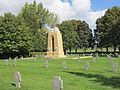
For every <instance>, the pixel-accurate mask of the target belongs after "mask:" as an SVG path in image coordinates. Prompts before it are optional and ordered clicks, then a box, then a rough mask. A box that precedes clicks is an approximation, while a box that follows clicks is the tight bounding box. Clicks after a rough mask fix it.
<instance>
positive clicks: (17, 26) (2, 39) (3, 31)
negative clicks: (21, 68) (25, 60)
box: [0, 13, 31, 55]
mask: <svg viewBox="0 0 120 90" xmlns="http://www.w3.org/2000/svg"><path fill="white" fill-rule="evenodd" d="M30 41H31V38H30V33H29V32H28V28H27V27H26V26H25V24H24V23H23V22H22V18H20V17H15V16H14V15H13V14H11V13H5V14H4V16H1V20H0V50H1V53H6V54H10V55H11V54H15V53H20V52H22V53H28V51H29V49H30V48H31V47H30Z"/></svg>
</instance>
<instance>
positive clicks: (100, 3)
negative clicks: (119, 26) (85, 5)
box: [91, 0, 120, 11]
mask: <svg viewBox="0 0 120 90" xmlns="http://www.w3.org/2000/svg"><path fill="white" fill-rule="evenodd" d="M91 4H92V5H91V8H92V9H93V10H94V11H98V10H103V9H108V8H111V7H113V6H119V7H120V0H91Z"/></svg>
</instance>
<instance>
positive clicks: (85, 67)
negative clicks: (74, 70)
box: [83, 62, 89, 70]
mask: <svg viewBox="0 0 120 90" xmlns="http://www.w3.org/2000/svg"><path fill="white" fill-rule="evenodd" d="M88 68H89V62H85V63H84V66H83V69H84V70H88Z"/></svg>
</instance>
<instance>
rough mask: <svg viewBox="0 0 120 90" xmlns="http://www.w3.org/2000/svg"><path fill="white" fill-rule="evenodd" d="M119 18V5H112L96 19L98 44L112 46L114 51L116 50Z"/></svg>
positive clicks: (118, 36)
mask: <svg viewBox="0 0 120 90" xmlns="http://www.w3.org/2000/svg"><path fill="white" fill-rule="evenodd" d="M119 18H120V7H112V8H110V9H108V10H107V11H106V12H105V15H104V16H102V17H101V18H99V19H97V21H96V24H97V30H98V35H99V37H100V46H102V47H103V46H114V51H115V50H116V47H117V46H118V45H119V39H120V32H119V31H120V29H119V24H118V23H119V22H120V21H119V20H120V19H119Z"/></svg>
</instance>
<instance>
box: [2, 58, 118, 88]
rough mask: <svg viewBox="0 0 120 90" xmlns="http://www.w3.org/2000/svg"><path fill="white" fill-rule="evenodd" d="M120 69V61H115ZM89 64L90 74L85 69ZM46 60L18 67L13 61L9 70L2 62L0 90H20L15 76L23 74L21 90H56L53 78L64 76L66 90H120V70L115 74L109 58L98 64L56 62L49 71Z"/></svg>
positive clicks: (101, 60)
mask: <svg viewBox="0 0 120 90" xmlns="http://www.w3.org/2000/svg"><path fill="white" fill-rule="evenodd" d="M64 60H66V62H67V69H66V70H63V69H62V62H63V61H64ZM113 60H114V61H115V62H117V63H118V65H119V66H120V58H113ZM86 61H88V62H89V63H90V67H89V70H88V71H85V70H83V69H82V67H83V65H84V63H85V62H86ZM43 66H44V60H43V59H41V58H38V59H36V60H27V59H25V60H18V61H17V65H16V66H14V65H13V61H12V60H11V61H9V64H8V66H7V65H6V64H5V61H4V60H0V90H17V89H16V88H15V86H14V85H12V84H14V79H13V75H14V72H15V71H16V70H17V71H20V72H21V74H22V82H21V88H20V89H19V90H53V87H52V79H53V76H56V75H57V76H60V77H61V78H62V79H63V82H64V85H63V86H64V88H63V90H120V68H119V67H118V71H117V72H112V69H111V65H110V64H109V62H108V59H107V58H106V57H99V58H98V59H97V61H96V62H93V61H92V58H83V59H81V61H80V62H78V61H77V60H76V59H70V58H69V59H68V58H67V59H53V60H50V61H49V67H48V68H45V67H43Z"/></svg>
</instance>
